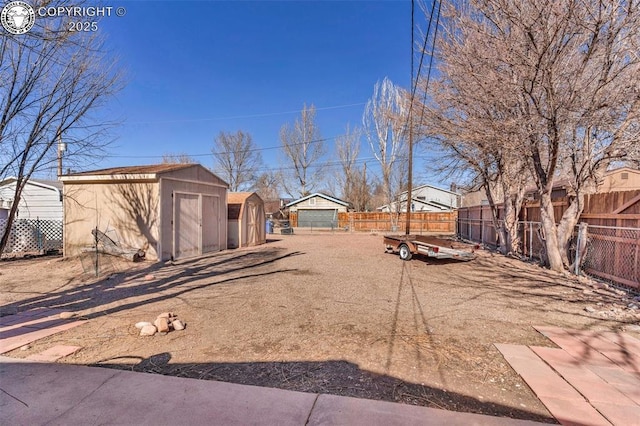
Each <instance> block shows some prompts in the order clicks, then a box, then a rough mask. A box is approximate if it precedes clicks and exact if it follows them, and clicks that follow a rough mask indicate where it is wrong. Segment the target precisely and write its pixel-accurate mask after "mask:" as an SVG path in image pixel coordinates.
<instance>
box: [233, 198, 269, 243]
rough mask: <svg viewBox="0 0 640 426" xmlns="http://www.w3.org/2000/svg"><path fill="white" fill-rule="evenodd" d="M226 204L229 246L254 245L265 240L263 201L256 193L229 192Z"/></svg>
mask: <svg viewBox="0 0 640 426" xmlns="http://www.w3.org/2000/svg"><path fill="white" fill-rule="evenodd" d="M227 205H228V226H229V229H228V241H227V246H228V247H229V248H238V247H249V246H256V245H259V244H264V243H265V242H266V241H267V238H266V233H267V231H266V216H265V214H264V202H263V201H262V198H260V196H259V195H258V194H256V193H255V192H230V193H229V194H228V196H227Z"/></svg>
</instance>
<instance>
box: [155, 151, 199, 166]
mask: <svg viewBox="0 0 640 426" xmlns="http://www.w3.org/2000/svg"><path fill="white" fill-rule="evenodd" d="M162 162H163V163H169V164H196V162H197V161H196V160H194V159H193V158H192V157H190V156H189V154H185V153H183V152H182V153H178V154H163V155H162Z"/></svg>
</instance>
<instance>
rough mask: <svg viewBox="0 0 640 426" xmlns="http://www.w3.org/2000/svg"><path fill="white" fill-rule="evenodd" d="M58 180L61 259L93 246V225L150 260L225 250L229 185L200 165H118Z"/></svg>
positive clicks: (179, 257)
mask: <svg viewBox="0 0 640 426" xmlns="http://www.w3.org/2000/svg"><path fill="white" fill-rule="evenodd" d="M61 180H62V182H63V183H64V255H65V256H74V255H77V254H79V253H80V252H81V250H82V248H84V247H87V246H90V245H92V244H93V235H92V234H91V231H92V230H93V229H94V228H96V227H97V228H98V230H100V231H102V232H104V233H105V234H106V235H107V236H109V237H111V238H112V239H113V240H114V241H116V242H118V243H120V244H121V245H122V246H123V247H129V248H137V249H143V250H145V252H146V258H147V259H151V260H169V259H182V258H187V257H194V256H199V255H202V254H205V253H210V252H215V251H219V250H224V249H226V248H227V188H228V185H227V183H226V182H224V181H223V180H222V179H220V178H219V177H218V176H216V175H215V174H213V173H211V172H210V171H209V170H207V169H206V168H204V167H202V166H201V165H199V164H157V165H149V166H133V167H117V168H111V169H103V170H94V171H90V172H82V173H75V174H71V175H67V176H63V177H61Z"/></svg>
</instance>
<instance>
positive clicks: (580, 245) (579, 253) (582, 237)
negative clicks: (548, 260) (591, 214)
mask: <svg viewBox="0 0 640 426" xmlns="http://www.w3.org/2000/svg"><path fill="white" fill-rule="evenodd" d="M588 227H589V225H588V224H587V223H586V222H581V223H580V225H579V226H578V241H577V242H576V258H575V262H574V263H573V265H574V268H573V269H574V270H573V273H574V274H576V275H580V264H581V263H582V257H583V256H584V251H585V248H586V246H587V229H588Z"/></svg>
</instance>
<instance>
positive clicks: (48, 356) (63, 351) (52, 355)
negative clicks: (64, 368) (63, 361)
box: [27, 345, 82, 362]
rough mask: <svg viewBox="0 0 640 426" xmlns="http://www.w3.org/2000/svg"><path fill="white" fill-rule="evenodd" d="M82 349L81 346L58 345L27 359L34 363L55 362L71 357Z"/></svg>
mask: <svg viewBox="0 0 640 426" xmlns="http://www.w3.org/2000/svg"><path fill="white" fill-rule="evenodd" d="M80 349H82V348H81V347H80V346H65V345H57V346H54V347H52V348H49V349H47V350H46V351H44V352H41V353H39V354H34V355H30V356H28V357H27V359H30V360H32V361H43V362H54V361H57V360H59V359H60V358H64V357H65V356H69V355H71V354H73V353H75V352H77V351H79V350H80Z"/></svg>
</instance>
